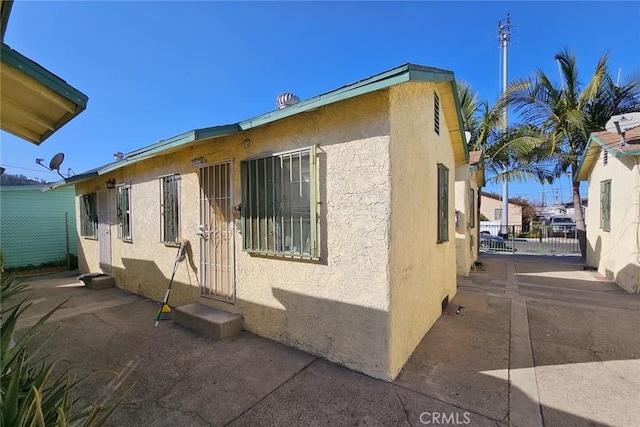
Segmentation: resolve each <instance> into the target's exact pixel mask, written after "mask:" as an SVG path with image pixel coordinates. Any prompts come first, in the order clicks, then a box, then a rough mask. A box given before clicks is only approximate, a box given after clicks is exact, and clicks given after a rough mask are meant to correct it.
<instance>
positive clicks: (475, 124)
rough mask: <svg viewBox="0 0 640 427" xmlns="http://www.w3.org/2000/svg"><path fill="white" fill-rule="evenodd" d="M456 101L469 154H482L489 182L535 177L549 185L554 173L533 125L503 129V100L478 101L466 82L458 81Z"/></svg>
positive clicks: (543, 145) (539, 136)
mask: <svg viewBox="0 0 640 427" xmlns="http://www.w3.org/2000/svg"><path fill="white" fill-rule="evenodd" d="M457 88H458V99H459V101H460V110H461V114H462V121H463V122H464V126H465V131H467V132H469V133H470V134H471V138H470V140H469V141H467V146H468V149H469V151H477V150H480V151H482V152H483V162H484V168H485V170H486V171H488V172H489V174H490V175H491V178H490V179H489V180H491V181H496V182H503V181H505V180H507V181H512V180H518V181H521V180H526V179H530V178H534V179H536V180H538V181H541V182H544V181H546V182H549V181H550V180H551V179H552V176H551V175H552V173H553V171H551V170H550V168H549V159H548V155H547V153H548V150H546V149H545V148H544V147H546V144H545V142H544V141H545V135H544V134H543V133H541V132H540V131H539V130H538V129H537V128H536V127H535V126H530V125H525V124H515V125H514V126H511V127H509V128H507V129H506V130H503V127H504V124H503V114H502V112H503V110H504V108H505V107H506V99H505V98H500V99H498V100H497V101H496V103H495V105H493V106H492V107H490V106H489V103H488V102H487V101H484V102H480V101H479V100H478V96H477V94H476V92H475V91H474V90H473V88H472V87H471V86H470V85H469V84H467V83H466V82H460V81H458V82H457Z"/></svg>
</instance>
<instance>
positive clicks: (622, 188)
mask: <svg viewBox="0 0 640 427" xmlns="http://www.w3.org/2000/svg"><path fill="white" fill-rule="evenodd" d="M625 140H626V142H625V143H621V137H620V135H617V134H615V133H611V132H606V131H603V132H596V133H593V134H591V137H590V138H589V142H588V144H587V150H586V152H585V154H584V157H583V159H582V162H581V163H580V166H579V168H578V170H577V173H576V176H577V179H578V180H580V181H588V182H589V205H588V207H587V216H586V225H587V264H588V265H590V266H594V267H597V268H598V272H600V274H602V275H604V276H606V277H608V278H609V279H611V280H614V281H615V282H616V283H617V284H618V285H619V286H620V287H622V288H623V289H625V290H626V291H627V292H640V243H638V242H640V127H637V128H635V129H631V130H629V131H627V132H626V134H625Z"/></svg>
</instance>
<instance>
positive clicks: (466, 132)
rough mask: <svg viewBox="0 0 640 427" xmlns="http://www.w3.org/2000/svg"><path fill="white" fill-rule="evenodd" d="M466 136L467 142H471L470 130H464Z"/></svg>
mask: <svg viewBox="0 0 640 427" xmlns="http://www.w3.org/2000/svg"><path fill="white" fill-rule="evenodd" d="M464 138H465V139H466V140H467V144H468V143H470V142H471V132H469V131H468V130H465V131H464Z"/></svg>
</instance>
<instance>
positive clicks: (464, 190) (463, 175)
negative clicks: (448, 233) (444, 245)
mask: <svg viewBox="0 0 640 427" xmlns="http://www.w3.org/2000/svg"><path fill="white" fill-rule="evenodd" d="M455 175H456V183H455V200H456V206H455V210H456V212H457V215H458V223H457V226H456V227H455V230H456V274H457V275H459V276H468V275H469V270H470V268H471V262H472V261H471V236H470V234H469V232H470V230H469V228H468V227H467V225H468V222H469V213H470V212H471V208H470V206H469V180H470V178H471V177H470V173H469V164H468V163H463V164H459V165H457V166H456V171H455Z"/></svg>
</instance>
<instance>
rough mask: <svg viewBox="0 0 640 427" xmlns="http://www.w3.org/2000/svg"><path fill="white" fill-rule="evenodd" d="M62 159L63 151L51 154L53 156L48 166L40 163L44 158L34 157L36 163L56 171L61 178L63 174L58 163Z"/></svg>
mask: <svg viewBox="0 0 640 427" xmlns="http://www.w3.org/2000/svg"><path fill="white" fill-rule="evenodd" d="M63 160H64V153H58V154H56V155H55V156H53V158H52V159H51V161H50V162H49V167H46V166H45V165H43V164H42V162H43V161H44V159H36V163H37V164H39V165H40V166H42V167H43V168H45V169H48V170H50V171H56V172H58V175H60V176H61V177H62V179H64V175H62V174H61V173H60V165H61V164H62V161H63Z"/></svg>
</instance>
